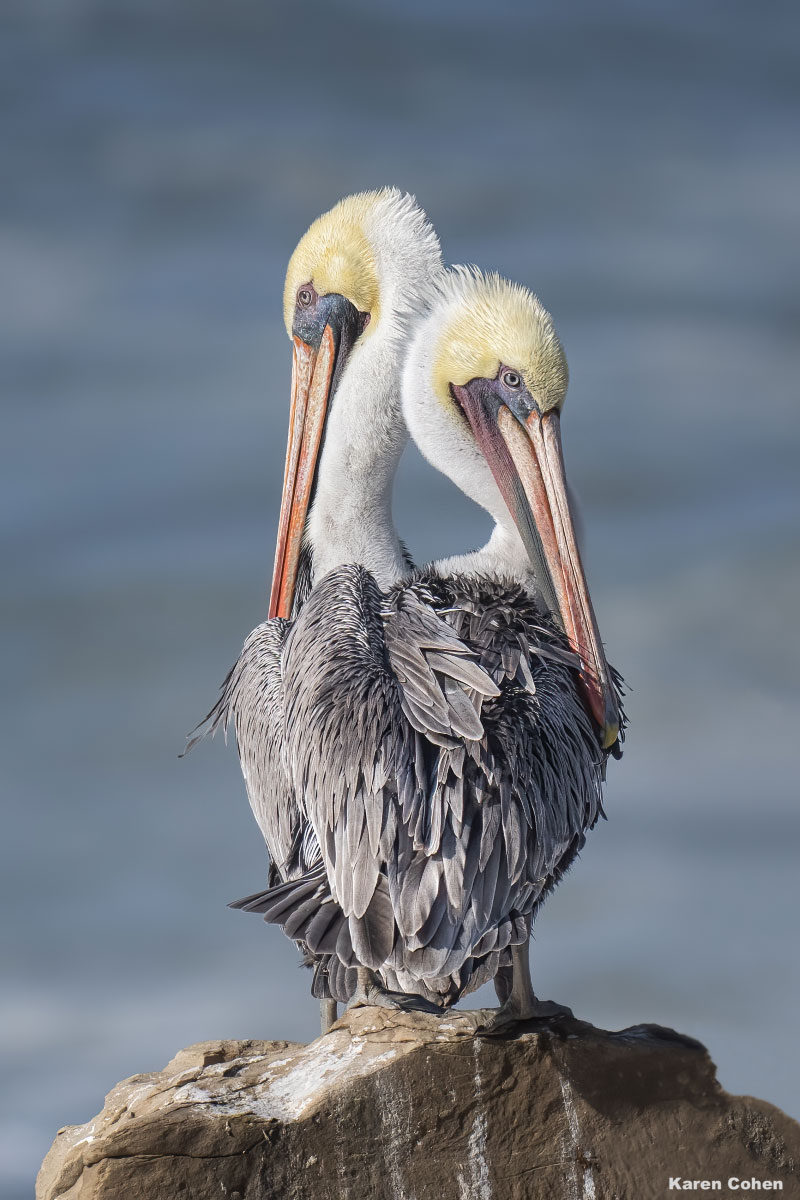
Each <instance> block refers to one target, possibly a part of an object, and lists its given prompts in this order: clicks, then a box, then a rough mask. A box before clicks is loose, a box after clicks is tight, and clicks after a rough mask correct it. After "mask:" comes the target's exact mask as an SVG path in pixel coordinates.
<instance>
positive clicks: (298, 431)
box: [270, 188, 442, 617]
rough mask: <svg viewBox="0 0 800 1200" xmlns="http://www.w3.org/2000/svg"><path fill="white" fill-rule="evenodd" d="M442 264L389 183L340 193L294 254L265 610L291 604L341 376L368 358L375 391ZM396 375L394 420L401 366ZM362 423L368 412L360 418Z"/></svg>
mask: <svg viewBox="0 0 800 1200" xmlns="http://www.w3.org/2000/svg"><path fill="white" fill-rule="evenodd" d="M441 271H442V259H441V252H440V249H439V241H438V238H437V237H436V233H435V232H434V230H433V227H432V226H431V224H430V222H429V221H428V219H427V217H426V216H425V213H424V212H423V211H422V209H421V208H420V207H419V206H418V205H417V203H416V201H415V199H414V197H413V196H409V195H407V194H406V193H403V192H400V191H398V190H397V189H396V188H383V189H381V190H380V191H375V192H361V193H359V194H358V195H355V196H347V197H346V198H345V199H344V200H341V201H340V202H339V203H338V204H337V205H336V206H335V207H334V208H332V209H331V210H330V211H329V212H327V213H324V214H323V215H322V216H321V217H319V218H318V219H317V220H316V221H315V222H314V223H313V225H312V226H311V227H310V228H309V230H308V231H307V232H306V233H305V234H304V236H303V237H302V238H301V240H300V242H299V244H298V246H297V248H296V250H295V251H294V254H293V255H292V257H291V260H290V262H289V267H288V270H287V272H286V284H285V287H284V295H283V308H284V319H285V323H286V332H287V333H288V334H289V337H290V338H291V340H292V345H293V355H294V357H293V366H292V399H291V416H290V429H289V445H288V449H287V453H286V469H285V474H284V483H283V499H282V503H281V515H280V523H279V528H278V546H277V551H276V556H275V569H274V574H273V582H272V592H271V596H270V616H283V617H288V616H289V615H290V614H291V611H292V604H293V599H294V592H295V586H296V580H297V570H298V564H299V560H300V547H301V542H302V538H303V530H304V528H305V524H306V518H307V516H308V510H309V505H310V503H311V499H312V492H313V488H314V478H315V472H316V468H317V462H318V458H319V453H320V447H321V445H322V441H323V434H324V431H325V425H326V421H327V416H328V412H329V409H330V407H331V404H332V403H333V401H334V400H335V396H336V393H337V390H338V389H339V388H340V384H341V380H342V376H343V374H344V372H345V370H346V369H347V368H348V367H349V366H351V365H354V364H355V362H356V361H357V360H358V358H359V357H360V356H363V355H364V354H368V355H371V357H372V362H371V365H370V367H369V369H368V370H367V371H366V372H365V374H366V376H367V379H366V380H365V386H367V389H368V391H370V392H374V391H375V390H376V387H377V385H378V382H379V381H378V375H379V373H382V374H383V375H386V374H387V372H389V373H391V370H392V367H393V365H394V364H396V363H397V362H398V361H399V355H400V348H401V346H402V343H403V340H404V337H405V333H406V327H407V323H408V321H409V319H410V318H411V317H412V316H416V315H418V313H419V311H420V307H421V305H422V304H423V297H424V296H425V295H426V294H428V293H429V291H430V287H431V282H432V281H433V280H435V279H436V278H437V277H438V275H439V274H440V273H441ZM397 375H398V379H397V387H396V389H395V393H394V407H395V408H396V410H397V413H396V415H397V419H398V421H399V420H400V417H399V404H400V401H399V367H397ZM384 382H385V381H384ZM370 383H371V384H373V386H372V387H369V386H368V385H369V384H370ZM368 420H369V415H368V413H367V412H366V410H365V412H364V415H363V422H362V423H364V422H368Z"/></svg>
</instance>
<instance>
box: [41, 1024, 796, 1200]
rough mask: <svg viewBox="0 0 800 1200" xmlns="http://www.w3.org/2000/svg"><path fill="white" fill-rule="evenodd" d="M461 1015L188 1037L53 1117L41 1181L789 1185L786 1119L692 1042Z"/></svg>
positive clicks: (75, 1197)
mask: <svg viewBox="0 0 800 1200" xmlns="http://www.w3.org/2000/svg"><path fill="white" fill-rule="evenodd" d="M473 1026H474V1022H471V1020H470V1018H469V1016H464V1015H458V1014H452V1015H451V1016H450V1017H449V1018H447V1019H443V1020H441V1019H440V1020H437V1019H436V1018H435V1017H427V1016H424V1015H417V1014H415V1015H413V1016H411V1015H408V1014H399V1013H390V1012H388V1011H387V1010H384V1009H376V1008H361V1009H356V1010H354V1011H351V1012H350V1013H347V1014H346V1015H345V1017H343V1018H342V1020H341V1021H340V1022H339V1023H338V1024H337V1025H336V1026H335V1027H334V1029H333V1030H332V1031H331V1032H330V1033H328V1034H327V1035H326V1036H325V1037H322V1038H319V1039H318V1040H317V1041H315V1042H312V1043H311V1044H310V1045H308V1046H303V1045H299V1044H294V1043H289V1042H255V1041H249V1042H240V1041H236V1042H234V1041H230V1042H203V1043H201V1044H200V1045H197V1046H190V1047H189V1048H188V1049H186V1050H182V1051H181V1052H180V1053H179V1054H177V1055H176V1057H175V1058H174V1059H173V1060H172V1062H170V1063H169V1064H168V1065H167V1066H166V1067H165V1068H164V1070H163V1071H159V1072H155V1073H153V1074H151V1075H135V1076H134V1077H133V1078H132V1079H127V1080H125V1081H124V1082H123V1083H120V1084H118V1085H117V1086H116V1087H115V1088H114V1089H113V1091H112V1092H111V1093H110V1094H109V1096H108V1097H107V1100H106V1104H105V1107H104V1109H103V1111H102V1112H101V1113H100V1114H99V1116H97V1117H96V1118H95V1119H94V1120H93V1121H89V1122H88V1123H87V1124H86V1125H80V1126H72V1127H70V1128H67V1129H63V1130H61V1131H60V1132H59V1134H58V1136H57V1137H56V1140H55V1142H54V1144H53V1147H52V1149H51V1150H50V1152H49V1154H48V1155H47V1158H46V1159H45V1161H44V1164H43V1165H42V1169H41V1172H40V1174H39V1179H38V1183H37V1191H36V1195H37V1198H38V1200H56V1197H59V1198H60V1200H101V1198H102V1200H161V1198H164V1200H183V1198H186V1200H206V1198H208V1200H212V1198H213V1200H223V1198H224V1197H228V1198H229V1200H306V1198H308V1200H311V1198H313V1200H384V1198H385V1200H523V1198H524V1200H528V1198H536V1200H538V1198H539V1197H542V1198H543V1200H544V1198H546V1200H551V1198H561V1197H564V1200H613V1198H618V1200H648V1198H649V1197H662V1196H667V1195H677V1194H679V1193H678V1192H677V1191H676V1190H675V1189H674V1188H673V1189H672V1190H670V1187H669V1181H670V1177H674V1176H680V1177H681V1179H689V1180H691V1179H697V1180H705V1179H707V1180H715V1179H719V1180H721V1184H722V1187H721V1190H722V1193H723V1194H727V1195H741V1194H742V1190H741V1189H740V1190H739V1191H734V1190H730V1191H729V1189H728V1180H729V1178H730V1177H732V1176H735V1177H738V1178H739V1179H741V1180H744V1181H747V1182H748V1183H749V1182H750V1181H751V1180H754V1179H755V1180H758V1181H760V1182H762V1184H763V1182H764V1181H780V1182H781V1183H782V1184H783V1190H782V1191H781V1192H780V1193H779V1194H781V1195H783V1196H785V1197H793V1198H796V1197H800V1125H797V1124H796V1123H795V1122H794V1121H792V1120H790V1118H788V1117H787V1116H785V1115H784V1114H783V1113H782V1112H780V1111H779V1110H778V1109H776V1108H774V1107H773V1106H772V1105H770V1104H767V1103H765V1102H764V1101H761V1100H753V1099H750V1098H748V1097H741V1096H729V1095H728V1094H727V1093H726V1092H724V1091H723V1090H722V1089H721V1087H720V1086H719V1084H718V1083H717V1081H716V1076H715V1072H714V1066H713V1063H712V1062H711V1060H710V1059H709V1057H708V1054H707V1052H706V1051H705V1049H704V1048H703V1047H702V1046H700V1045H699V1044H698V1043H696V1042H693V1041H691V1040H690V1039H687V1038H682V1037H680V1036H679V1035H678V1034H674V1033H672V1032H671V1031H670V1030H664V1029H660V1028H658V1027H657V1026H647V1025H644V1026H636V1027H634V1028H632V1029H627V1030H623V1031H622V1032H621V1033H606V1032H603V1031H602V1030H598V1029H595V1028H593V1027H592V1026H590V1025H585V1024H584V1023H582V1022H577V1021H565V1022H562V1023H561V1024H560V1025H553V1026H552V1027H551V1028H547V1029H545V1028H543V1027H536V1026H533V1025H531V1026H527V1027H523V1028H521V1029H519V1030H518V1031H517V1032H516V1033H515V1035H514V1036H513V1037H508V1038H503V1039H501V1038H491V1039H490V1038H487V1037H479V1036H475V1034H474V1032H473ZM764 1190H765V1189H763V1187H762V1190H761V1191H760V1192H759V1194H763V1191H764ZM775 1190H777V1189H775ZM712 1194H713V1193H712ZM747 1194H748V1195H752V1194H753V1189H752V1188H751V1189H750V1190H748V1191H747ZM770 1194H772V1189H770Z"/></svg>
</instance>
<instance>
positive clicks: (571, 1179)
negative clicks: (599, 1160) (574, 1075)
mask: <svg viewBox="0 0 800 1200" xmlns="http://www.w3.org/2000/svg"><path fill="white" fill-rule="evenodd" d="M561 1096H562V1098H563V1101H564V1115H565V1116H566V1118H567V1129H568V1130H569V1133H568V1136H567V1137H565V1139H564V1158H565V1161H566V1162H567V1184H568V1188H569V1192H568V1195H569V1200H597V1189H596V1188H595V1185H594V1173H593V1171H592V1167H591V1164H588V1163H587V1164H586V1166H582V1165H581V1159H582V1157H583V1155H582V1154H581V1145H580V1142H581V1128H580V1123H579V1121H578V1110H577V1108H576V1107H575V1100H574V1098H573V1095H572V1084H571V1083H570V1082H569V1080H568V1079H565V1078H564V1076H563V1075H562V1076H561Z"/></svg>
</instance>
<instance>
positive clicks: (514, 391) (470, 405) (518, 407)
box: [450, 366, 558, 619]
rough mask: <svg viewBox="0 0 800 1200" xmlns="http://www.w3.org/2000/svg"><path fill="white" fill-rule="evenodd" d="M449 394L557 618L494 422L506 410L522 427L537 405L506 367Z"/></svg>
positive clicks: (526, 508) (534, 534)
mask: <svg viewBox="0 0 800 1200" xmlns="http://www.w3.org/2000/svg"><path fill="white" fill-rule="evenodd" d="M450 391H451V393H452V395H453V397H454V399H455V400H456V402H457V404H458V405H459V407H460V408H461V411H462V412H463V413H464V416H465V417H466V419H467V421H468V422H469V424H470V427H471V428H472V432H473V435H474V437H475V439H476V441H477V442H478V444H479V445H481V446H482V447H484V450H485V451H486V450H488V451H489V459H488V460H489V462H490V465H491V468H492V473H493V474H494V476H495V479H496V480H497V483H498V486H499V488H500V491H501V492H502V494H503V498H504V499H505V501H506V504H507V505H508V507H509V509H510V510H511V512H512V513H513V514H514V519H515V521H516V523H517V527H518V529H519V531H520V535H521V537H522V539H523V542H524V543H525V548H526V550H527V551H528V554H529V556H530V558H531V562H532V563H533V564H534V566H535V568H536V575H537V579H538V581H539V586H540V588H541V590H542V596H543V599H544V601H545V603H546V604H547V607H548V608H549V609H550V611H551V612H552V613H553V614H554V615H555V616H556V619H558V602H557V599H556V594H555V589H554V587H553V584H552V580H551V578H550V572H549V570H548V567H547V562H546V559H545V556H544V552H543V550H542V544H541V540H540V537H539V534H538V531H537V529H536V523H535V521H534V519H533V514H532V513H531V509H530V505H529V503H528V500H527V498H526V496H525V492H524V490H523V488H522V484H521V483H520V478H519V475H518V473H517V469H516V467H515V466H514V462H513V460H512V458H511V455H510V453H509V450H508V447H507V446H506V443H505V441H504V440H503V437H502V434H501V433H500V428H499V425H498V421H497V414H498V412H499V411H500V409H501V408H502V407H505V408H508V409H509V410H510V411H511V412H512V413H513V414H514V416H515V417H516V418H517V420H518V421H520V422H521V423H522V424H523V426H524V425H525V422H526V420H527V419H528V417H529V416H530V415H531V413H533V412H537V411H538V410H537V407H536V403H535V401H534V399H533V397H532V396H531V394H530V392H529V391H528V388H527V387H526V386H525V382H524V380H523V378H522V376H521V375H520V373H519V371H515V370H513V368H511V367H506V366H501V367H500V370H499V371H498V372H497V375H496V376H495V378H494V379H471V380H470V381H469V383H465V384H463V385H461V386H456V385H454V384H451V387H450Z"/></svg>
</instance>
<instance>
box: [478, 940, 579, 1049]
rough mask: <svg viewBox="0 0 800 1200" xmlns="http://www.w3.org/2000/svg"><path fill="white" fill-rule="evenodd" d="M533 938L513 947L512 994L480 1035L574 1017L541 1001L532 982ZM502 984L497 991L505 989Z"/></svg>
mask: <svg viewBox="0 0 800 1200" xmlns="http://www.w3.org/2000/svg"><path fill="white" fill-rule="evenodd" d="M529 948H530V938H526V940H525V941H524V942H523V943H522V945H519V946H512V947H511V992H510V994H509V995H508V996H507V998H506V999H505V1000H504V1002H503V1003H502V1004H501V1005H500V1008H498V1010H497V1012H496V1013H495V1014H494V1016H493V1017H492V1018H491V1020H490V1021H488V1022H487V1024H486V1025H483V1026H482V1027H481V1028H480V1031H479V1032H481V1033H502V1032H503V1031H505V1030H506V1029H508V1028H509V1026H511V1025H514V1024H515V1023H516V1022H517V1021H548V1020H552V1019H553V1018H554V1017H572V1015H573V1014H572V1010H571V1009H569V1008H566V1007H565V1006H564V1005H563V1004H556V1003H555V1002H554V1001H553V1000H538V999H537V998H536V994H535V993H534V990H533V983H532V982H531V965H530V949H529ZM505 986H506V981H505V980H502V981H500V986H497V985H496V990H497V991H498V992H500V990H501V988H503V990H505Z"/></svg>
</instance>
